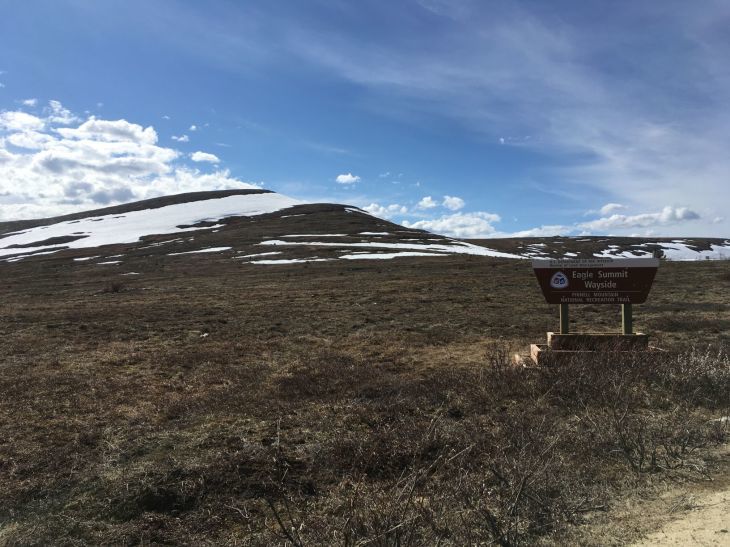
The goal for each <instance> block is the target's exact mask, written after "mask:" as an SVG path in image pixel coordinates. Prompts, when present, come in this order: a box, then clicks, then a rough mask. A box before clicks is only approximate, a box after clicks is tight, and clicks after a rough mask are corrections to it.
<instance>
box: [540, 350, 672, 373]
mask: <svg viewBox="0 0 730 547" xmlns="http://www.w3.org/2000/svg"><path fill="white" fill-rule="evenodd" d="M661 351H663V350H661V349H659V348H655V347H652V346H647V347H646V348H645V349H643V350H642V349H632V350H618V351H617V350H567V349H551V348H550V346H548V345H547V344H531V345H530V358H531V359H532V361H533V363H535V365H537V366H540V367H542V366H551V365H560V364H567V363H569V362H571V361H573V360H574V359H576V358H585V357H589V356H598V355H601V356H605V355H614V356H616V357H617V358H620V357H628V356H631V355H637V354H638V355H641V354H646V353H656V352H661Z"/></svg>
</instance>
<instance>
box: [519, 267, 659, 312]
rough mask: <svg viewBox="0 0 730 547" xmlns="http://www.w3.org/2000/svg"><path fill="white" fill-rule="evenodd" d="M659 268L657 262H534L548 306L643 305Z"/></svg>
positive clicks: (536, 274) (534, 268)
mask: <svg viewBox="0 0 730 547" xmlns="http://www.w3.org/2000/svg"><path fill="white" fill-rule="evenodd" d="M658 267H659V259H658V258H589V259H575V260H539V259H535V260H533V261H532V268H533V270H534V272H535V276H536V277H537V280H538V282H539V283H540V288H541V289H542V294H543V295H544V296H545V300H546V301H547V302H548V303H549V304H642V303H644V302H645V301H646V299H647V297H648V296H649V289H651V284H652V282H653V281H654V276H655V275H656V271H657V268H658Z"/></svg>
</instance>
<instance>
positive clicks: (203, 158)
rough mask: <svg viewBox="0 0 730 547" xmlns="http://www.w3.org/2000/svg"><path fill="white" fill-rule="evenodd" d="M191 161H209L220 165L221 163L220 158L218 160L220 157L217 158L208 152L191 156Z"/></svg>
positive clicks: (194, 153) (198, 152)
mask: <svg viewBox="0 0 730 547" xmlns="http://www.w3.org/2000/svg"><path fill="white" fill-rule="evenodd" d="M190 159H191V160H193V161H197V162H200V161H207V162H210V163H218V162H220V161H221V160H220V158H218V156H216V155H215V154H209V153H208V152H200V151H197V152H193V153H192V154H190Z"/></svg>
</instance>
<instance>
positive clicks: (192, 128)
mask: <svg viewBox="0 0 730 547" xmlns="http://www.w3.org/2000/svg"><path fill="white" fill-rule="evenodd" d="M189 130H190V131H197V130H198V126H197V125H195V124H193V125H191V126H190V128H189Z"/></svg>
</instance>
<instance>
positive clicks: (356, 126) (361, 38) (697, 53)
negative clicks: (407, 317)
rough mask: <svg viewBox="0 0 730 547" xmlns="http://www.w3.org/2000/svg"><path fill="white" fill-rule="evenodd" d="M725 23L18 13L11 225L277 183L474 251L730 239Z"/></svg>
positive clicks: (541, 7)
mask: <svg viewBox="0 0 730 547" xmlns="http://www.w3.org/2000/svg"><path fill="white" fill-rule="evenodd" d="M728 28H730V3H728V2H726V1H721V0H717V1H714V0H702V1H700V2H686V1H684V0H682V1H673V0H655V1H651V0H646V1H642V2H605V1H603V0H601V1H591V0H581V1H571V2H567V1H560V0H556V1H551V2H544V1H540V0H533V1H527V0H524V1H505V2H501V1H489V2H487V1H483V0H449V1H446V0H401V1H398V2H393V1H391V0H360V1H358V2H352V1H349V0H307V1H306V2H302V1H299V0H289V1H281V2H271V1H268V0H267V1H264V0H261V1H255V0H253V1H249V2H239V1H233V0H230V1H227V0H212V1H210V2H197V1H192V0H190V1H177V0H27V1H24V2H8V3H5V5H4V6H3V8H2V17H0V220H10V219H16V218H32V217H41V216H50V215H55V214H60V213H65V212H70V211H75V210H79V209H88V208H98V207H101V206H106V205H111V204H115V203H120V202H125V201H131V200H136V199H143V198H147V197H152V196H157V195H163V194H170V193H178V192H186V191H195V190H206V189H218V188H229V187H246V186H247V185H257V186H258V185H262V186H263V187H265V188H269V189H272V190H275V191H278V192H282V193H285V194H288V195H290V196H293V197H297V198H300V199H305V200H311V201H330V202H339V203H350V204H354V205H358V206H360V207H364V208H366V209H367V210H369V211H371V212H372V213H373V214H376V215H379V216H383V217H386V218H389V219H391V220H394V221H396V222H399V223H402V224H404V225H407V226H416V227H419V228H425V229H429V230H433V231H436V232H440V233H446V234H450V235H455V236H461V237H498V236H505V235H552V234H564V235H579V234H586V233H590V234H614V235H621V234H626V235H660V236H719V237H728V236H730V220H729V218H730V214H729V213H728V211H727V209H728V206H730V63H728V61H727V60H728V59H730V33H729V32H728V31H727V29H728Z"/></svg>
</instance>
